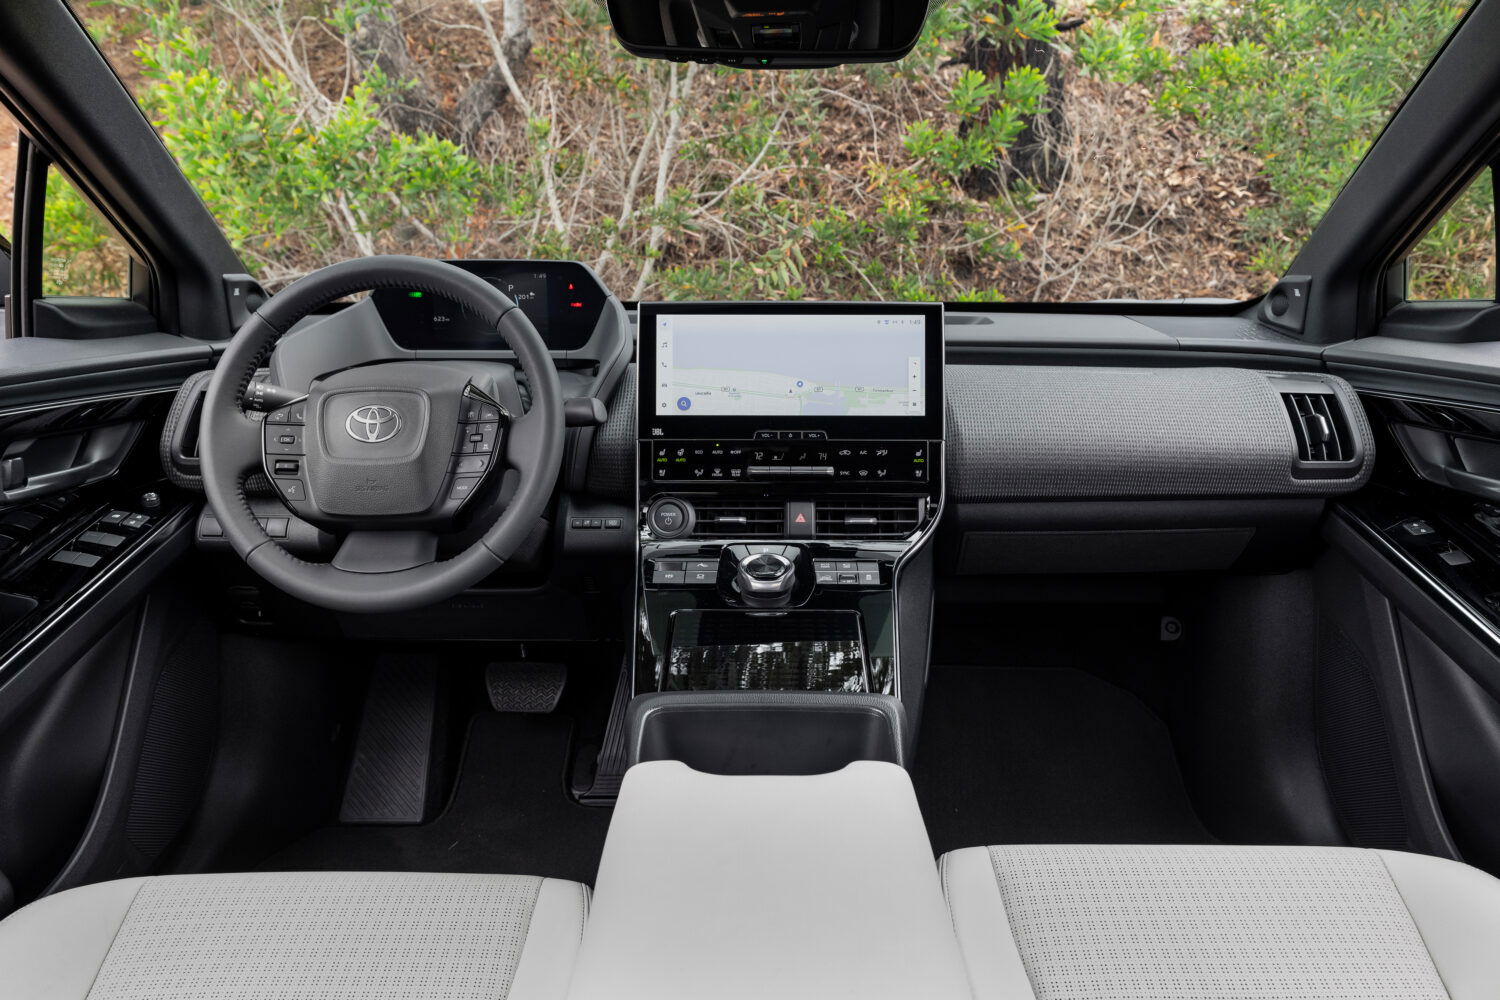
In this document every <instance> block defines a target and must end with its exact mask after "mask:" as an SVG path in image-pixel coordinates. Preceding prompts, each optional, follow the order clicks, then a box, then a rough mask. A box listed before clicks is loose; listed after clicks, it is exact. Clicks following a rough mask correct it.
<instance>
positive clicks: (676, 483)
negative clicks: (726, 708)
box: [634, 302, 943, 696]
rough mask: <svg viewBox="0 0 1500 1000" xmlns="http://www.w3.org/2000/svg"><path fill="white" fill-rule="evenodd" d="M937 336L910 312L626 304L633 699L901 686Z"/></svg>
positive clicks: (935, 459)
mask: <svg viewBox="0 0 1500 1000" xmlns="http://www.w3.org/2000/svg"><path fill="white" fill-rule="evenodd" d="M942 329H943V323H942V307H941V306H939V305H930V304H917V303H875V304H843V303H795V302H793V303H765V304H762V303H756V304H704V303H657V304H649V303H648V304H643V305H642V306H641V307H640V317H639V333H638V341H639V357H638V372H639V380H640V394H639V395H640V400H639V406H640V415H639V423H638V441H637V452H638V453H637V463H638V464H637V490H638V501H639V503H638V516H639V523H638V525H637V529H638V533H639V552H638V555H639V575H638V581H637V595H636V607H637V622H638V636H637V644H636V653H635V673H634V681H635V694H637V695H647V694H655V693H660V692H673V693H683V692H776V691H784V692H803V693H806V692H824V693H826V692H839V693H847V694H862V695H869V694H877V695H888V696H893V695H897V694H898V693H899V692H900V690H901V683H900V671H901V657H900V655H899V651H900V649H901V648H902V644H901V642H900V640H899V632H900V622H901V613H900V610H901V603H902V600H903V599H904V597H903V586H902V579H903V572H904V570H905V569H906V567H907V564H908V561H909V560H910V559H911V558H912V557H913V555H914V553H916V552H917V551H918V550H920V549H921V548H922V546H923V545H924V544H925V543H926V541H927V539H928V537H929V535H930V533H931V531H932V530H933V528H934V527H935V525H936V521H937V515H938V511H939V508H940V505H941V501H942V485H943V476H942V469H943V384H942V378H943V335H942ZM919 599H920V600H922V601H930V593H925V592H924V593H923V594H922V595H919ZM922 621H923V625H924V627H925V614H924V616H923V618H922ZM922 645H923V647H924V648H925V639H924V641H923V643H922Z"/></svg>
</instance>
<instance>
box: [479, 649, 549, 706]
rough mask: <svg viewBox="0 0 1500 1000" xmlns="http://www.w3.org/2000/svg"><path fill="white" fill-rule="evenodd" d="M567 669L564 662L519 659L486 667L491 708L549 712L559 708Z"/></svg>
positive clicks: (485, 678)
mask: <svg viewBox="0 0 1500 1000" xmlns="http://www.w3.org/2000/svg"><path fill="white" fill-rule="evenodd" d="M567 680H568V668H567V665H566V664H562V663H534V662H532V661H531V660H517V661H514V662H510V663H490V664H487V665H486V666H485V668H484V686H485V687H486V688H487V689H488V690H489V693H490V707H491V708H493V709H494V710H495V711H497V712H529V713H533V714H546V713H548V712H552V711H555V710H556V709H557V703H558V702H559V701H560V700H561V699H562V693H563V686H564V684H566V683H567Z"/></svg>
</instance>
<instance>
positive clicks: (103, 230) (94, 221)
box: [41, 167, 130, 299]
mask: <svg viewBox="0 0 1500 1000" xmlns="http://www.w3.org/2000/svg"><path fill="white" fill-rule="evenodd" d="M41 271H42V295H43V296H50V295H102V296H106V297H109V298H119V299H123V298H128V297H129V296H130V250H129V249H128V248H127V247H126V246H125V241H124V240H122V239H120V237H119V236H117V235H116V234H115V232H114V230H113V229H111V228H110V226H109V224H108V223H106V222H105V221H104V219H103V217H102V216H100V215H99V212H98V211H97V210H96V209H95V208H94V206H93V205H92V204H90V203H89V202H88V201H87V200H85V199H84V197H83V196H82V195H81V194H79V193H78V190H77V188H75V187H74V186H73V183H72V182H71V181H70V180H68V178H67V177H66V176H65V175H64V174H62V173H61V172H60V171H59V170H57V168H56V167H52V168H49V169H48V171H47V198H46V202H45V204H44V206H43V219H42V268H41Z"/></svg>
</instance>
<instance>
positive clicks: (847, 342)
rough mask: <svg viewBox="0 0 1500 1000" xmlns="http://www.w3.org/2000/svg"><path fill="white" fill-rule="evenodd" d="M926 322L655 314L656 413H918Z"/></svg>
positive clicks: (922, 403)
mask: <svg viewBox="0 0 1500 1000" xmlns="http://www.w3.org/2000/svg"><path fill="white" fill-rule="evenodd" d="M925 323H926V320H925V319H924V318H923V317H921V316H913V315H911V314H909V313H904V314H891V315H880V314H878V313H870V314H842V315H841V314H830V313H821V314H813V313H807V314H796V313H783V314H777V315H767V314H762V315H744V316H737V315H725V314H694V313H666V314H661V315H658V316H657V317H656V322H655V330H654V331H653V335H654V336H655V338H656V340H655V345H654V346H655V352H656V386H655V389H656V393H655V395H656V411H657V412H658V413H660V414H661V415H662V416H710V417H719V416H806V417H827V416H835V417H837V416H865V417H913V416H917V417H919V416H924V415H925V414H926V398H925V395H926V372H925V371H924V365H925V364H926V360H925V356H924V354H925V344H926V327H925ZM645 335H646V334H645V333H644V331H643V332H642V336H645Z"/></svg>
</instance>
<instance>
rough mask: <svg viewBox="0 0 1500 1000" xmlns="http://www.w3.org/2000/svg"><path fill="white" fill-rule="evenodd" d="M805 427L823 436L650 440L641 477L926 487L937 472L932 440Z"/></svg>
mask: <svg viewBox="0 0 1500 1000" xmlns="http://www.w3.org/2000/svg"><path fill="white" fill-rule="evenodd" d="M764 433H767V434H769V433H772V432H764ZM780 433H781V434H786V433H789V432H786V431H782V432H780ZM795 433H797V434H799V435H801V434H802V433H803V432H795ZM806 433H807V434H808V435H819V436H807V437H801V436H799V437H797V438H784V437H776V438H755V439H751V440H748V441H730V440H704V439H691V440H659V439H658V440H653V441H648V442H645V443H644V444H643V445H642V448H643V453H642V456H641V459H642V464H641V469H642V472H643V474H644V476H643V478H645V479H648V480H650V481H651V482H653V483H662V484H675V483H729V484H733V483H754V484H770V483H787V482H797V483H818V484H825V485H832V486H834V487H836V488H847V487H850V486H864V485H870V486H879V487H882V488H884V487H892V486H896V487H899V486H915V487H919V488H922V487H926V486H927V484H928V483H931V482H933V481H935V479H936V477H937V467H936V466H937V462H936V457H935V454H934V449H933V447H932V442H930V441H866V440H859V441H840V440H826V439H825V438H823V437H822V436H821V432H818V431H811V432H806Z"/></svg>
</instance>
